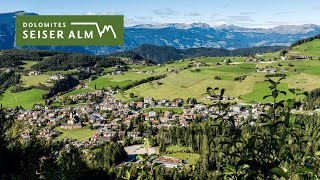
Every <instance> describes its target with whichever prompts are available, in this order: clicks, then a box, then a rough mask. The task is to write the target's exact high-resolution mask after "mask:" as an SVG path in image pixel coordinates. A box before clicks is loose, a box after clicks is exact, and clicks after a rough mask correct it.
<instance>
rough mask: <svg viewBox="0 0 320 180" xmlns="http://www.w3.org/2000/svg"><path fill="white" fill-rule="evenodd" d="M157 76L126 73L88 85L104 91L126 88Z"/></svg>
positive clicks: (107, 77) (107, 76)
mask: <svg viewBox="0 0 320 180" xmlns="http://www.w3.org/2000/svg"><path fill="white" fill-rule="evenodd" d="M151 76H155V74H141V73H137V72H126V73H125V74H124V75H105V76H101V77H98V78H97V79H95V80H93V81H90V82H89V83H88V85H89V87H91V88H93V89H94V88H95V86H96V88H97V89H102V88H107V87H110V86H111V87H115V86H119V87H124V86H127V85H129V84H131V83H133V82H135V81H138V80H142V79H145V78H147V77H151Z"/></svg>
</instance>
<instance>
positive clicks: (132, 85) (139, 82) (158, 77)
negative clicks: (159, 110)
mask: <svg viewBox="0 0 320 180" xmlns="http://www.w3.org/2000/svg"><path fill="white" fill-rule="evenodd" d="M165 77H167V75H166V74H163V75H158V76H152V77H148V78H146V79H142V80H139V81H136V82H133V83H131V84H129V85H126V86H124V87H122V88H121V90H122V91H125V90H128V89H131V88H133V87H135V86H139V85H140V84H144V83H147V82H151V81H155V80H159V79H163V78H165Z"/></svg>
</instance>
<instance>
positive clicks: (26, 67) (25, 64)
mask: <svg viewBox="0 0 320 180" xmlns="http://www.w3.org/2000/svg"><path fill="white" fill-rule="evenodd" d="M22 62H23V63H24V64H23V65H21V66H20V67H22V68H23V69H27V70H29V69H30V67H31V66H33V65H35V64H37V63H38V62H39V61H22Z"/></svg>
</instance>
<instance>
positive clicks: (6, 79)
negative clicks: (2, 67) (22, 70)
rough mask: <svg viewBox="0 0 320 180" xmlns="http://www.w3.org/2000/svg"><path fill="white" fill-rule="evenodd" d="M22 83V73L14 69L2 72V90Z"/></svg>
mask: <svg viewBox="0 0 320 180" xmlns="http://www.w3.org/2000/svg"><path fill="white" fill-rule="evenodd" d="M19 83H20V74H16V73H15V72H14V71H10V72H2V73H0V92H3V91H5V90H6V89H7V88H9V87H10V86H14V85H17V84H19Z"/></svg>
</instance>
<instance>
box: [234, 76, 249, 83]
mask: <svg viewBox="0 0 320 180" xmlns="http://www.w3.org/2000/svg"><path fill="white" fill-rule="evenodd" d="M246 78H247V76H246V75H244V76H238V77H235V78H234V80H235V81H239V82H242V81H243V80H245V79H246Z"/></svg>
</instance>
